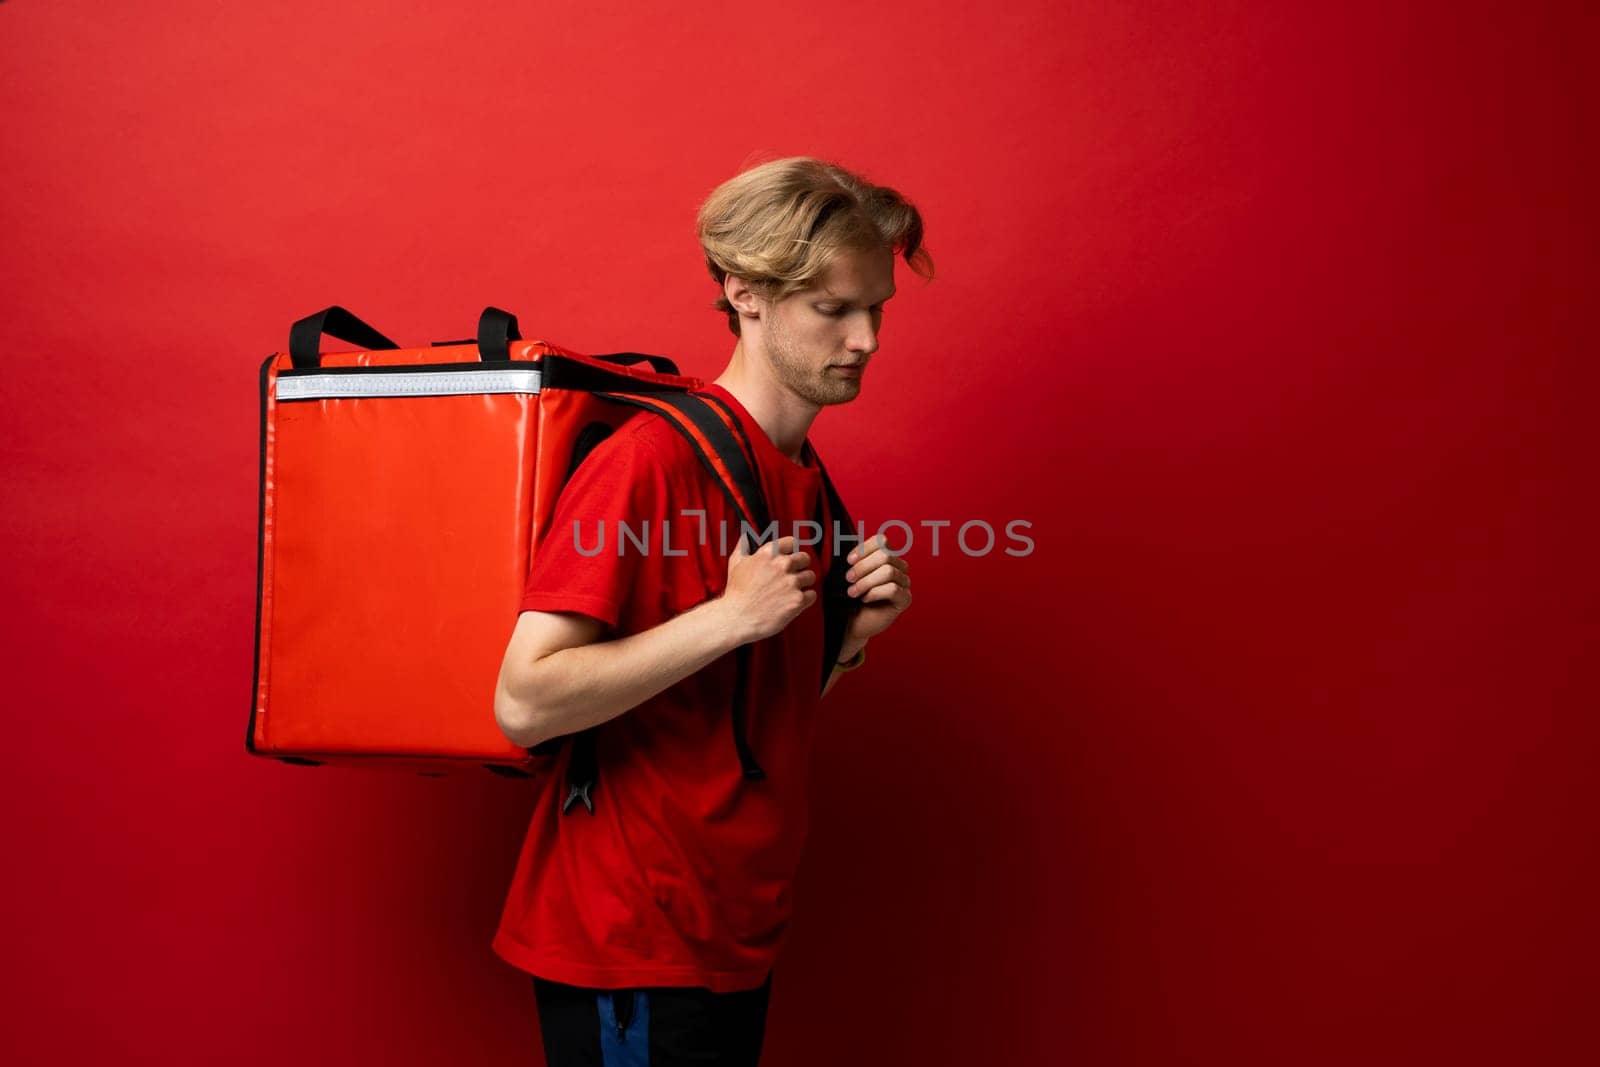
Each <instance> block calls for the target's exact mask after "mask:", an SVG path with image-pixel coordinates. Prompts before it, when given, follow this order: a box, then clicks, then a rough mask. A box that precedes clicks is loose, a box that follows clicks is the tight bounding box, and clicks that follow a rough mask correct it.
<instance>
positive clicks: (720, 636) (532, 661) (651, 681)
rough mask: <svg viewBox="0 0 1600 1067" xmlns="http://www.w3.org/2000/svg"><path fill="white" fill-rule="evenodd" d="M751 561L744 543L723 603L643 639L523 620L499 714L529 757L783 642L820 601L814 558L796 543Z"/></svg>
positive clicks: (501, 688)
mask: <svg viewBox="0 0 1600 1067" xmlns="http://www.w3.org/2000/svg"><path fill="white" fill-rule="evenodd" d="M775 544H776V546H777V547H776V549H775V550H769V549H771V548H772V546H771V545H769V546H768V547H766V548H762V549H761V550H759V551H757V552H756V553H754V554H747V553H746V552H745V546H744V542H742V541H741V542H740V544H739V546H738V548H737V549H736V550H735V552H734V554H733V556H731V557H730V558H729V561H728V584H727V587H726V589H725V590H724V592H723V594H722V595H721V596H719V597H716V598H714V599H712V600H708V601H706V602H705V603H703V604H699V605H697V606H696V607H694V608H691V609H690V610H688V611H685V612H683V613H682V614H681V615H678V616H675V617H674V618H671V619H668V620H667V621H666V622H664V623H661V624H660V625H659V626H653V627H651V628H650V629H648V630H645V631H643V632H642V633H637V634H630V635H629V636H627V637H622V638H618V639H616V640H613V641H601V640H600V639H599V638H600V636H601V634H602V633H603V632H604V626H603V625H602V623H601V622H600V621H599V620H598V619H592V618H589V617H588V616H586V615H579V614H575V613H569V612H545V611H525V612H523V613H522V614H521V615H520V616H519V617H518V619H517V625H516V629H515V630H514V631H513V632H512V635H511V642H510V644H509V645H508V646H507V648H506V654H505V659H504V660H503V661H502V662H501V665H500V679H499V682H498V683H497V685H496V686H495V700H494V714H495V721H496V722H498V723H499V724H500V731H501V732H502V733H504V734H505V735H506V737H507V738H508V739H510V741H511V742H512V743H513V744H517V745H522V746H523V747H526V748H531V747H533V746H534V745H537V744H539V743H540V742H541V741H546V740H548V739H550V738H552V737H562V736H565V735H567V734H572V733H576V732H578V731H579V730H583V729H585V728H587V727H590V726H596V725H598V724H600V723H602V722H605V721H607V720H609V719H614V718H616V717H617V716H618V715H621V714H622V713H623V712H625V711H627V710H629V709H630V708H634V707H637V706H638V705H640V704H642V703H644V702H645V701H646V700H649V699H650V698H651V697H653V696H655V695H656V694H657V693H660V692H661V691H662V690H664V689H667V688H668V687H670V686H672V685H674V684H676V683H677V682H680V681H682V680H683V679H684V678H687V677H688V676H689V675H691V674H693V673H694V672H695V671H698V670H700V669H701V668H702V667H704V666H706V665H707V664H708V663H711V662H712V661H713V660H716V659H718V658H719V657H721V656H723V655H726V654H727V653H729V652H731V651H733V650H734V649H736V648H738V647H739V646H740V645H743V644H747V643H749V642H751V641H759V640H761V639H763V638H766V637H771V636H772V635H773V634H775V633H778V632H779V631H780V630H782V629H783V628H784V627H785V626H787V625H788V624H789V622H790V621H791V620H792V619H794V617H795V616H796V615H798V614H799V613H800V612H801V611H803V610H804V609H805V608H807V607H809V606H810V605H811V604H812V603H813V602H814V601H815V600H816V598H817V594H816V591H815V590H813V589H811V588H810V586H812V585H814V584H815V576H814V575H813V574H812V572H811V570H810V565H811V557H810V556H809V555H808V554H806V553H805V552H800V551H797V550H796V546H795V539H794V538H793V537H786V538H782V539H780V540H779V541H777V542H775Z"/></svg>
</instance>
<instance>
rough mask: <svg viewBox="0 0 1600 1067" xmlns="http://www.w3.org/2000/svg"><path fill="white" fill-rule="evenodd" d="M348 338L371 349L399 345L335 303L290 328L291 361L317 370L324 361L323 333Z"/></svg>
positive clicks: (301, 366)
mask: <svg viewBox="0 0 1600 1067" xmlns="http://www.w3.org/2000/svg"><path fill="white" fill-rule="evenodd" d="M323 334H327V335H328V336H329V337H336V338H338V339H339V340H341V341H348V342H349V343H350V344H353V345H357V346H359V347H361V348H364V349H367V350H369V351H371V350H374V349H379V348H399V347H400V346H399V345H397V344H395V343H394V342H393V341H391V340H389V339H388V338H387V337H385V336H384V335H383V334H381V333H379V332H378V331H377V330H375V329H373V328H372V327H371V326H368V325H367V324H366V323H364V322H362V321H361V320H360V319H358V318H356V317H355V316H354V315H352V314H350V312H348V311H346V310H345V309H344V308H342V307H339V306H338V305H337V304H335V305H334V306H333V307H326V308H323V309H322V310H321V311H319V312H317V313H316V314H315V315H307V316H306V317H305V318H303V319H301V320H300V321H299V322H297V323H295V324H294V325H293V326H291V327H289V362H290V363H292V364H293V365H294V366H295V367H297V368H300V369H314V368H316V367H317V366H319V365H320V363H321V359H322V357H321V349H322V335H323Z"/></svg>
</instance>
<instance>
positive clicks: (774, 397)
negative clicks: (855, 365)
mask: <svg viewBox="0 0 1600 1067" xmlns="http://www.w3.org/2000/svg"><path fill="white" fill-rule="evenodd" d="M715 384H717V385H720V386H722V387H723V388H724V389H726V390H727V391H728V392H730V393H732V394H733V397H734V399H735V400H737V401H739V403H741V404H743V405H744V409H745V410H746V411H748V412H749V413H750V414H751V416H752V417H753V418H754V419H755V420H756V422H758V423H760V424H761V428H762V429H763V430H765V431H766V433H767V437H768V438H770V439H771V441H772V443H773V445H775V446H776V447H777V449H778V451H779V452H782V453H783V454H784V455H785V456H788V457H789V458H790V459H792V460H794V461H795V462H796V463H800V462H801V458H800V446H801V445H802V444H804V443H805V439H806V434H808V433H810V432H811V423H812V422H813V421H814V420H815V419H816V417H817V412H819V411H820V410H822V409H821V408H819V407H818V406H817V405H815V404H811V403H808V402H807V401H805V400H802V399H800V398H799V397H797V396H795V395H794V394H793V393H792V392H790V391H789V390H788V389H785V388H784V387H783V386H782V385H781V384H780V383H779V382H778V380H777V379H776V378H774V377H773V375H772V372H771V370H770V369H768V368H767V367H766V366H765V364H763V363H762V362H760V361H759V360H755V359H750V358H747V357H746V356H745V354H744V342H743V341H740V342H739V343H738V344H736V345H734V347H733V356H732V358H730V359H729V360H728V365H727V367H725V368H724V369H723V371H722V374H721V375H719V376H718V377H717V379H716V382H715Z"/></svg>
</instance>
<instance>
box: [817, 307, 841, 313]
mask: <svg viewBox="0 0 1600 1067" xmlns="http://www.w3.org/2000/svg"><path fill="white" fill-rule="evenodd" d="M817 310H818V311H820V312H822V313H823V314H824V315H843V314H844V308H842V307H834V306H832V305H829V306H827V307H819V308H817Z"/></svg>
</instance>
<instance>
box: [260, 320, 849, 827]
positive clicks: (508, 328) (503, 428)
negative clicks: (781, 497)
mask: <svg viewBox="0 0 1600 1067" xmlns="http://www.w3.org/2000/svg"><path fill="white" fill-rule="evenodd" d="M324 335H327V336H330V337H334V338H337V339H339V340H341V341H344V342H347V343H348V344H351V345H355V346H358V348H357V350H354V351H341V352H327V353H324V352H321V351H320V346H321V344H322V338H323V336H324ZM701 385H703V383H702V382H701V381H700V380H699V379H697V378H692V377H686V376H683V375H680V374H678V373H677V367H676V366H675V365H674V364H673V363H672V361H671V360H669V359H666V358H664V357H661V356H647V355H642V354H639V353H632V352H625V353H618V354H614V355H605V356H589V355H583V354H581V353H579V352H576V351H573V350H571V349H567V348H563V347H561V346H559V345H554V344H550V343H547V342H544V341H531V340H523V339H522V338H521V335H520V333H519V332H518V329H517V322H516V319H515V317H513V316H512V315H510V314H509V313H507V312H504V311H500V310H498V309H496V308H487V309H485V311H484V312H483V314H482V316H481V317H480V319H479V323H478V337H477V339H476V341H471V340H469V341H460V342H446V343H438V344H435V345H433V346H430V347H428V348H400V347H399V346H398V345H396V344H395V343H394V342H392V341H390V340H389V339H388V338H387V337H385V336H383V335H382V334H380V333H379V332H378V331H376V330H375V329H373V328H372V327H371V326H368V325H367V324H366V323H364V322H362V321H361V320H360V319H358V318H356V317H355V316H354V315H352V314H350V313H349V312H348V311H345V310H344V309H343V308H339V307H330V308H327V309H325V310H323V311H320V312H318V313H317V314H315V315H310V316H307V317H306V318H304V319H301V320H300V321H298V322H296V323H295V324H294V326H293V327H292V328H291V330H290V335H289V351H288V352H287V353H276V354H274V355H272V356H269V357H268V358H267V360H266V362H265V363H263V364H262V366H261V469H260V479H261V495H260V522H259V552H258V573H257V602H256V655H255V677H254V683H253V686H252V690H253V695H252V701H251V707H250V721H249V728H248V731H247V734H246V739H245V747H246V749H247V751H249V752H251V753H253V754H256V755H260V756H267V757H272V758H276V759H279V760H283V761H284V762H287V763H298V764H312V765H315V764H323V763H332V764H346V765H367V766H384V767H396V768H403V769H408V770H413V771H416V772H419V773H422V774H428V775H437V774H443V773H448V772H450V771H452V770H458V769H464V768H472V769H480V768H482V769H487V770H488V771H491V772H494V773H497V774H503V775H509V776H513V777H523V776H531V775H534V774H536V773H538V772H539V770H540V769H542V768H544V767H546V766H548V764H549V757H550V756H552V755H554V754H555V753H556V752H557V751H559V749H560V747H561V742H562V740H564V739H557V740H556V741H554V742H547V743H546V744H544V745H540V746H538V749H536V750H534V751H530V750H528V749H524V748H520V747H518V746H516V745H513V744H512V743H511V742H510V741H508V740H507V739H506V738H505V736H504V735H503V734H502V733H501V732H500V729H499V726H498V724H497V723H496V722H495V717H494V687H495V683H496V680H497V678H498V675H499V670H500V662H501V659H502V657H503V656H504V654H505V648H506V644H507V642H508V640H509V639H510V636H511V631H512V629H513V628H514V626H515V623H516V618H517V613H518V610H519V607H520V604H521V599H522V593H523V589H524V586H525V584H526V581H527V577H528V573H529V570H530V567H531V565H532V560H533V555H534V552H535V551H536V550H537V547H538V545H539V543H540V540H541V538H542V537H543V536H544V534H545V533H546V532H547V527H548V525H549V523H550V521H551V517H552V515H553V514H554V511H555V505H556V500H557V498H558V497H559V495H560V492H561V489H562V487H563V486H564V485H565V484H566V482H567V481H568V479H569V478H570V477H571V475H572V472H573V471H574V470H576V469H577V466H578V464H579V463H581V462H583V461H584V460H585V458H586V457H587V456H588V454H589V452H590V451H591V450H592V449H593V448H594V446H595V445H596V444H598V443H599V442H600V441H601V440H603V439H604V438H605V437H606V436H608V435H609V434H610V433H612V432H613V431H614V430H615V429H616V428H617V427H619V426H620V425H622V423H624V422H625V421H627V420H628V419H630V418H643V417H651V416H652V415H653V416H655V417H662V418H667V419H668V420H669V421H670V422H671V423H672V424H673V425H674V427H675V428H677V429H678V430H679V431H680V432H681V433H683V434H684V435H685V436H686V437H687V438H689V440H691V441H692V442H693V443H694V444H695V450H696V452H697V454H698V455H699V457H700V459H701V461H702V463H703V464H704V465H705V467H706V469H707V470H708V471H710V472H711V473H712V474H713V475H714V476H715V478H716V479H717V481H718V482H719V483H720V484H721V485H722V488H723V490H724V492H726V493H727V494H728V496H729V499H730V501H731V502H732V503H733V505H734V508H735V511H736V513H737V514H738V515H739V516H740V517H741V519H742V520H743V521H746V522H748V523H749V525H750V526H751V528H752V529H754V530H758V531H767V530H768V528H769V522H768V520H767V506H766V502H765V500H764V499H763V498H762V494H761V489H760V481H759V478H757V477H756V476H755V472H754V463H755V457H754V454H753V453H752V452H750V451H749V450H748V446H747V443H744V442H741V441H740V440H739V436H738V435H737V434H736V433H735V430H736V429H738V430H740V431H741V433H742V428H741V427H739V426H738V424H737V420H736V419H735V417H734V416H733V413H732V412H731V411H727V410H726V408H725V406H724V405H723V404H722V402H721V401H720V400H719V399H718V398H716V397H715V396H712V395H709V394H705V395H702V394H698V393H696V392H695V391H696V390H697V389H699V387H700V386H701ZM718 409H721V410H718ZM818 465H819V466H820V465H821V464H820V460H819V461H818ZM822 480H823V485H824V489H825V492H826V497H827V501H828V507H829V509H830V513H831V515H832V516H833V517H834V518H835V519H836V520H838V521H839V523H840V528H841V529H853V527H852V526H851V525H850V520H849V516H848V513H847V512H845V510H844V506H843V504H842V502H841V501H840V500H839V499H838V495H837V493H836V492H835V491H834V489H833V486H832V483H831V482H830V481H829V480H828V478H827V475H826V471H824V472H823V479H822ZM819 513H820V506H819ZM760 540H762V541H764V540H765V538H764V537H763V538H761V539H760ZM825 541H826V542H828V543H833V544H834V547H835V549H837V547H838V546H837V543H836V542H833V541H832V539H825ZM846 569H847V566H846V564H845V561H844V553H843V552H838V551H835V552H834V555H833V559H832V561H831V565H830V567H829V569H828V571H827V577H826V578H825V580H824V582H823V585H822V590H821V593H822V596H821V599H822V601H823V606H824V619H825V624H824V628H825V632H826V635H827V639H826V640H825V642H824V644H825V646H826V647H825V649H824V653H825V655H824V662H823V674H822V682H823V683H824V684H825V683H826V681H827V675H828V668H829V667H830V666H831V664H832V663H833V662H834V661H835V660H836V659H837V657H838V650H839V647H840V645H841V644H842V643H843V636H844V629H845V624H846V622H847V621H848V616H849V613H850V612H851V611H852V610H853V609H854V607H855V606H856V605H855V604H854V602H853V601H852V600H851V599H850V597H849V596H848V595H847V593H846V592H845V589H846V588H847V586H848V583H847V582H846V581H845V579H844V572H845V570H846ZM749 650H750V646H748V645H747V646H745V647H744V648H742V649H740V650H739V656H738V665H739V668H740V669H739V671H738V679H739V680H738V682H737V684H736V686H735V697H734V708H733V716H732V723H733V726H732V733H733V743H732V746H731V748H732V751H733V752H736V753H737V755H738V758H739V759H740V761H741V764H742V765H743V767H744V771H745V774H746V777H748V778H752V779H758V778H760V777H763V776H764V775H763V772H762V771H761V769H760V767H759V766H757V765H756V764H755V761H754V759H753V758H752V757H751V756H750V754H749V748H748V745H747V744H745V742H744V729H743V716H744V714H745V711H746V709H745V707H744V705H745V704H746V703H747V701H746V699H745V689H746V685H745V680H744V679H745V668H746V666H747V664H748V660H749ZM593 735H594V731H593V730H587V731H584V732H583V733H580V734H578V735H575V737H574V738H573V739H571V740H573V742H574V744H573V753H572V758H571V759H570V760H569V766H568V779H569V783H570V785H571V793H570V795H569V797H568V802H567V808H568V809H569V810H570V809H571V808H572V801H573V800H581V801H582V802H583V804H584V806H585V807H586V808H587V809H588V810H589V811H591V812H592V811H593V802H592V800H591V797H590V794H589V789H590V787H591V786H592V785H593V781H594V778H595V770H594V762H595V761H594V753H593V748H594V736H593ZM730 758H731V755H730Z"/></svg>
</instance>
